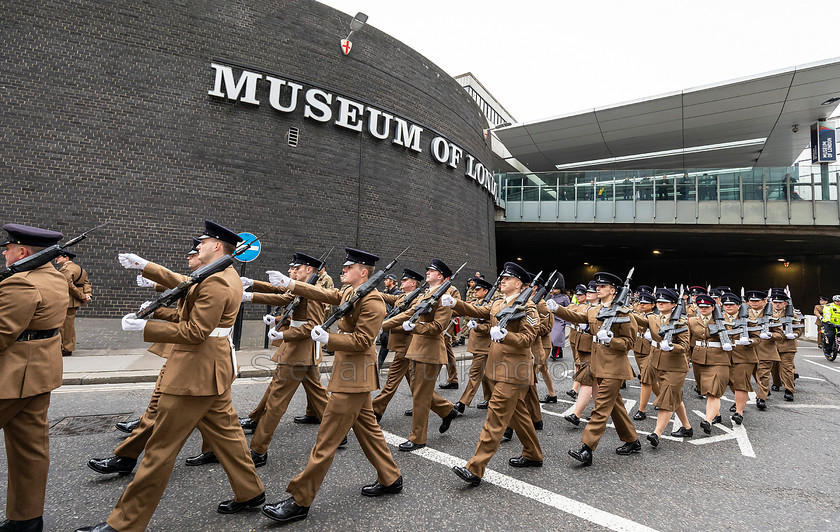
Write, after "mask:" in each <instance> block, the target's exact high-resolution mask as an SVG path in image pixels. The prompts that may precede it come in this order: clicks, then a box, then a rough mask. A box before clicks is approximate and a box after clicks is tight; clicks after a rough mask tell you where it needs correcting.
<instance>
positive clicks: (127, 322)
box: [122, 312, 148, 331]
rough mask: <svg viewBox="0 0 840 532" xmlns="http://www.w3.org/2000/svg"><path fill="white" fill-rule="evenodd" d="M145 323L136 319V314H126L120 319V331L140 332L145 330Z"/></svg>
mask: <svg viewBox="0 0 840 532" xmlns="http://www.w3.org/2000/svg"><path fill="white" fill-rule="evenodd" d="M146 321H148V320H140V319H137V314H135V313H133V312H132V313H131V314H126V315H125V316H123V318H122V330H124V331H142V330H143V329H145V328H146Z"/></svg>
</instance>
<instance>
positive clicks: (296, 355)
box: [251, 293, 325, 366]
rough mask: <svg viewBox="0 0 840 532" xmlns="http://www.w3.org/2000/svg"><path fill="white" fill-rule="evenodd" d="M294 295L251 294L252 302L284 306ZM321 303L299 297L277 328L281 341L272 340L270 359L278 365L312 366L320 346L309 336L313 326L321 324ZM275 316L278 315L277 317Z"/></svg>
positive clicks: (316, 363) (322, 316) (316, 360)
mask: <svg viewBox="0 0 840 532" xmlns="http://www.w3.org/2000/svg"><path fill="white" fill-rule="evenodd" d="M294 298H295V296H294V295H292V294H289V293H286V294H265V293H254V297H253V299H251V302H252V303H256V304H262V305H275V306H283V307H285V306H286V305H288V304H289V303H291V302H292V301H293V300H294ZM324 314H325V310H324V305H323V304H322V303H320V302H316V301H309V300H308V299H306V298H303V297H301V300H300V304H299V305H298V306H297V308H296V309H295V311H294V312H293V313H292V318H291V320H289V322H287V323H286V324H285V325H284V326H283V328H281V329H280V330H281V331H282V332H283V339H282V340H275V341H274V342H272V343H271V344H272V345H275V346H277V348H278V349H277V351H275V353H274V356H272V357H271V360H273V361H274V362H277V363H278V364H288V365H293V366H316V365H318V361H320V357H319V355H320V349H321V348H320V346H318V345H316V343H317V342H315V341H314V340H313V339H312V336H310V333H311V332H312V329H314V328H315V326H316V325H320V324H322V323H324V319H325V316H324ZM278 318H279V316H278Z"/></svg>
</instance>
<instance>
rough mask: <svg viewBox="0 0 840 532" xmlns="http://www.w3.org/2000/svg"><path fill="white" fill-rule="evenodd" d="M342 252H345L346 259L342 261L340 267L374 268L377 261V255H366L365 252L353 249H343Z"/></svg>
mask: <svg viewBox="0 0 840 532" xmlns="http://www.w3.org/2000/svg"><path fill="white" fill-rule="evenodd" d="M344 251H346V252H347V258H346V259H345V260H344V264H342V266H350V265H352V264H364V265H365V266H376V261H378V260H379V256H378V255H374V254H373V253H368V252H367V251H361V250H358V249H353V248H344Z"/></svg>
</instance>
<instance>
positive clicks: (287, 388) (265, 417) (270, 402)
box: [248, 364, 329, 454]
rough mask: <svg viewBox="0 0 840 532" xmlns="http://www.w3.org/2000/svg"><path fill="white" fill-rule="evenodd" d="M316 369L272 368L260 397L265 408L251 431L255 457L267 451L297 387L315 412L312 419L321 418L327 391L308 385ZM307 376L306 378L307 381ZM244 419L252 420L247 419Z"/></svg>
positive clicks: (319, 385) (314, 367)
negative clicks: (267, 383) (252, 432)
mask: <svg viewBox="0 0 840 532" xmlns="http://www.w3.org/2000/svg"><path fill="white" fill-rule="evenodd" d="M317 370H318V368H317V367H316V366H292V365H288V364H278V365H277V367H276V368H275V369H274V376H273V378H272V379H271V382H270V383H269V385H268V389H267V390H266V393H265V394H264V397H266V402H265V408H264V409H263V411H262V412H261V413H260V414H259V415H258V416H257V419H259V423H258V424H257V428H256V429H254V437H253V438H251V450H252V451H254V452H255V453H259V454H265V453H266V451H268V446H269V444H270V443H271V439H272V437H274V431H275V430H276V429H277V425H278V424H279V423H280V419H281V418H282V417H283V414H285V413H286V409H287V408H288V407H289V402H290V401H291V400H292V397H293V396H294V395H295V392H296V391H297V389H298V387H299V386H300V385H301V384H303V389H304V390H306V397H307V398H308V399H310V401H309V402H310V404H311V405H312V407H313V409H314V410H315V417H317V418H318V419H321V418H322V417H323V416H324V410H325V409H326V408H327V401H328V399H329V397H328V395H327V389H326V388H324V387H323V386H322V385H321V383H320V382H318V383H317V386H313V384H312V382H311V374H312V372H317ZM319 375H320V374H319ZM307 376H309V377H310V379H307V378H306V377H307ZM307 388H309V389H307ZM248 417H250V418H251V419H254V418H253V417H251V416H248Z"/></svg>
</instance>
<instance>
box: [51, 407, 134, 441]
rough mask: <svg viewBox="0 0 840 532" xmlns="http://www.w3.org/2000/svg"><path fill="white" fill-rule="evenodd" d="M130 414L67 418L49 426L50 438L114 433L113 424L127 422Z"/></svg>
mask: <svg viewBox="0 0 840 532" xmlns="http://www.w3.org/2000/svg"><path fill="white" fill-rule="evenodd" d="M131 416H132V413H131V412H129V413H126V414H99V415H96V416H67V417H65V418H62V419H61V420H60V421H58V422H57V423H54V424H53V425H52V426H50V436H81V435H84V434H98V433H102V432H114V430H116V428H115V427H114V423H116V422H118V421H128V420H129V418H131Z"/></svg>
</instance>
